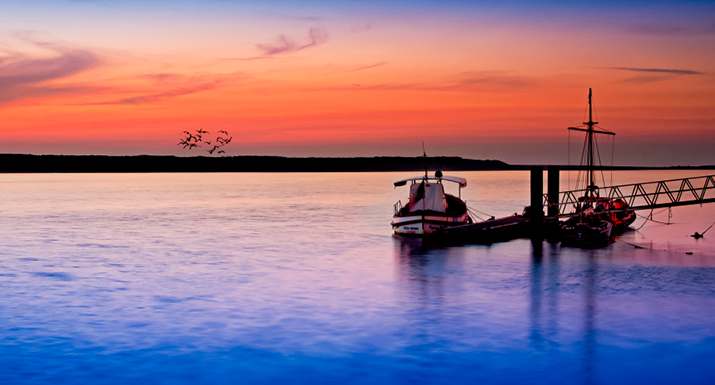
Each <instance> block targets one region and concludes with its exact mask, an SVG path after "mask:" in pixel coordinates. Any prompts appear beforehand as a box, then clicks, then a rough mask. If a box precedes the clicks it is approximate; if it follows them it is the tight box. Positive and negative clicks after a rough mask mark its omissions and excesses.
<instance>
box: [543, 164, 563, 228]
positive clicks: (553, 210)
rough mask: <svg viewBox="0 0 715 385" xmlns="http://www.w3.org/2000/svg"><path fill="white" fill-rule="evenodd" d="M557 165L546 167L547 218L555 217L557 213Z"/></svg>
mask: <svg viewBox="0 0 715 385" xmlns="http://www.w3.org/2000/svg"><path fill="white" fill-rule="evenodd" d="M559 174H560V171H559V166H549V167H548V181H547V182H546V183H548V196H549V207H548V209H547V216H548V217H549V218H555V217H556V216H557V215H559V206H558V204H559V189H560V181H559Z"/></svg>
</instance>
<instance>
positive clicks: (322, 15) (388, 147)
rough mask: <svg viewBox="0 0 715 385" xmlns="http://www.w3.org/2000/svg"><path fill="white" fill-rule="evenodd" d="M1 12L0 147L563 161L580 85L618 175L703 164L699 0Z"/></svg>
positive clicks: (714, 157)
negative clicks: (191, 133)
mask: <svg viewBox="0 0 715 385" xmlns="http://www.w3.org/2000/svg"><path fill="white" fill-rule="evenodd" d="M3 9H4V11H3V12H2V13H0V25H1V26H2V27H1V28H2V29H0V152H7V153H54V154H121V155H131V154H157V155H159V154H176V155H201V153H199V152H198V151H196V152H189V151H186V150H183V149H181V148H180V147H177V146H176V143H177V141H178V137H179V134H180V133H181V132H182V131H183V130H195V129H198V128H204V129H208V130H227V131H230V132H231V134H232V135H233V136H234V141H235V144H234V143H232V144H231V146H227V147H226V153H227V155H259V154H260V155H263V154H266V155H284V156H385V155H389V156H394V155H403V156H413V155H419V154H420V153H421V142H422V141H425V143H426V145H427V147H428V149H431V150H430V152H431V154H433V155H449V156H463V157H469V158H475V159H486V158H491V159H501V160H504V161H506V162H510V163H561V164H564V163H566V162H567V157H568V154H567V152H568V150H567V142H568V141H569V138H568V133H567V130H566V127H568V126H574V125H579V124H580V123H581V122H582V120H581V119H583V113H584V110H585V108H586V105H587V95H588V88H589V87H592V88H593V90H594V103H595V108H596V112H597V114H598V119H599V122H600V124H601V126H602V127H605V128H607V129H609V130H611V131H614V132H616V133H617V136H616V143H615V144H616V154H615V162H616V163H618V164H633V165H648V164H654V165H677V164H693V165H696V164H715V151H712V148H713V147H714V146H715V78H714V77H713V74H715V24H713V20H715V5H714V4H713V3H711V2H686V3H682V2H626V3H622V2H613V3H609V2H606V3H599V5H597V6H596V5H586V4H585V3H572V2H569V3H565V2H564V3H561V2H550V3H539V4H538V5H537V4H536V3H528V2H511V3H496V2H495V3H490V2H485V3H477V4H471V3H462V2H446V3H445V2H431V1H422V2H416V3H408V2H403V1H387V2H322V1H313V2H308V3H302V4H298V3H293V2H288V1H268V2H262V3H261V5H253V4H252V3H242V2H237V3H233V2H223V1H215V2H208V3H207V2H195V1H179V2H165V1H159V2H152V3H151V4H150V5H145V4H143V3H141V2H119V1H116V2H115V1H97V2H75V1H44V2H33V3H32V4H31V5H30V4H29V3H19V4H18V3H11V4H3ZM571 140H572V142H571V144H572V146H579V145H580V143H581V142H580V140H581V139H574V138H572V139H571ZM610 147H611V146H610V142H609V146H608V150H609V151H610ZM649 154H650V155H649ZM652 154H659V156H657V157H656V156H653V155H652Z"/></svg>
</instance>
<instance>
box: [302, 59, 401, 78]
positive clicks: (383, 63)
mask: <svg viewBox="0 0 715 385" xmlns="http://www.w3.org/2000/svg"><path fill="white" fill-rule="evenodd" d="M387 64H388V63H387V62H386V61H381V62H377V63H374V64H368V65H363V66H358V67H354V68H348V69H346V70H342V71H333V72H327V73H323V74H320V75H315V76H329V75H337V74H348V73H351V72H358V71H364V70H369V69H372V68H377V67H382V66H384V65H387Z"/></svg>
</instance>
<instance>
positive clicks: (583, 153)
mask: <svg viewBox="0 0 715 385" xmlns="http://www.w3.org/2000/svg"><path fill="white" fill-rule="evenodd" d="M587 147H588V135H586V137H585V138H584V139H583V148H582V149H581V163H579V166H580V167H579V171H578V174H577V175H578V176H577V177H576V189H577V190H578V189H579V188H580V187H579V185H580V184H581V177H582V176H583V179H584V184H587V183H588V182H586V175H584V174H586V173H588V170H586V171H585V172H584V170H581V169H580V168H582V167H583V164H584V161H585V160H586V148H587ZM586 187H588V186H585V187H584V189H585V188H586Z"/></svg>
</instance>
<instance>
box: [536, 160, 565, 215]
mask: <svg viewBox="0 0 715 385" xmlns="http://www.w3.org/2000/svg"><path fill="white" fill-rule="evenodd" d="M547 170H548V172H547V182H546V183H547V184H548V185H547V190H548V192H547V196H548V204H549V206H548V208H547V209H546V210H547V213H546V216H548V217H549V218H555V217H557V216H558V215H559V188H560V180H559V177H560V169H559V166H549V167H548V168H547ZM531 199H532V200H533V199H534V198H531Z"/></svg>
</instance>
